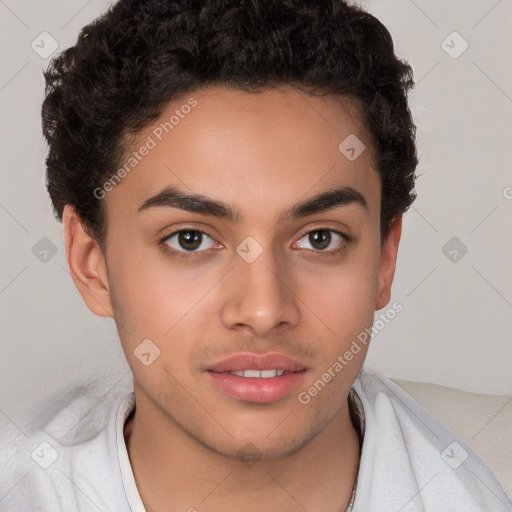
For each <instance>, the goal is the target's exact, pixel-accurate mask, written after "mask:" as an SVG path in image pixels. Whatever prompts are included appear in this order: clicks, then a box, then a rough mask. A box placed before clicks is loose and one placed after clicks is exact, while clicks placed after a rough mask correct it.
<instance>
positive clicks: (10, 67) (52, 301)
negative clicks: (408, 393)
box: [0, 0, 512, 420]
mask: <svg viewBox="0 0 512 512" xmlns="http://www.w3.org/2000/svg"><path fill="white" fill-rule="evenodd" d="M108 5H109V2H106V1H100V0H92V1H90V2H85V1H84V0H68V1H65V2H64V1H60V2H58V1H55V0H49V1H45V2H44V3H43V2H38V1H36V0H33V1H26V0H24V1H23V0H21V1H17V2H12V1H11V2H2V3H0V24H1V26H0V41H1V48H2V50H1V51H0V69H1V76H0V108H1V116H2V123H1V126H0V129H1V139H0V140H1V143H0V144H1V150H2V151H1V155H2V158H1V166H2V172H1V186H0V226H1V233H2V242H1V246H2V252H1V255H2V264H1V266H0V308H1V317H0V322H1V345H0V347H1V348H0V350H1V353H0V393H1V399H0V409H1V410H2V412H3V413H4V414H5V415H9V417H11V418H13V419H14V420H17V419H18V420H19V418H21V416H22V415H23V412H24V411H25V409H26V407H27V406H28V405H30V404H32V403H35V402H37V401H38V399H39V398H40V397H41V396H43V395H46V394H48V393H52V392H55V391H58V390H63V391H64V390H66V389H69V388H70V387H71V386H73V385H76V384H78V383H81V382H85V381H88V380H90V379H91V378H96V377H98V376H99V378H100V382H99V386H100V387H101V388H102V389H108V388H109V387H112V386H115V385H116V383H117V382H118V381H119V380H120V379H129V378H130V375H129V373H128V366H127V364H126V362H125V360H124V355H123V353H122V351H121V348H120V343H119V339H118V336H117V331H116V329H115V324H114V322H113V320H112V319H104V318H98V317H95V316H94V315H93V314H92V313H90V312H89V310H88V309H87V308H86V306H85V304H84V303H83V301H82V299H81V297H80V295H79V293H78V291H77V290H76V288H75V286H74V284H73V282H72V280H71V277H70V275H69V272H68V268H67V262H66V258H65V253H64V240H63V233H62V225H61V224H60V223H58V222H57V221H56V220H55V219H54V217H53V215H52V209H51V205H50V200H49V198H48V196H47V192H46V188H45V166H44V158H45V155H46V148H45V144H44V141H43V138H42V134H41V130H40V106H41V102H42V98H43V93H44V82H43V76H42V70H43V69H44V68H45V67H46V65H47V64H48V59H47V58H42V57H41V56H40V55H38V54H37V53H36V52H35V51H34V50H33V49H32V47H31V43H32V41H33V40H34V39H35V40H36V42H37V41H40V40H41V38H40V37H38V36H39V34H41V33H42V32H48V33H49V34H51V36H52V38H54V39H55V40H56V41H57V42H58V45H59V47H58V49H57V51H60V50H62V49H64V48H66V47H68V46H69V45H71V44H73V43H74V42H75V40H76V37H77V35H78V32H79V30H80V28H81V27H82V26H83V25H85V24H87V23H88V22H89V21H91V20H92V19H93V18H95V17H96V16H97V15H98V14H99V13H100V12H101V11H103V10H104V9H105V8H106V7H108ZM364 5H365V6H366V7H367V8H368V9H369V10H370V11H371V12H373V13H374V14H375V15H376V16H377V17H378V18H379V19H380V20H381V21H382V22H383V23H384V24H385V25H386V26H387V27H388V28H389V30H390V32H391V34H392V35H393V38H394V41H395V45H396V48H397V51H398V54H399V55H400V56H401V57H403V58H405V59H407V60H408V61H409V62H410V64H411V65H412V67H413V69H414V73H415V79H416V82H417V86H416V89H415V91H414V92H413V93H412V95H411V107H412V111H413V116H414V118H415V121H416V123H417V125H418V149H419V155H420V164H419V167H418V174H419V175H421V177H420V178H419V179H418V181H417V187H416V189H417V193H418V199H417V201H416V202H415V203H414V206H413V207H412V208H411V210H410V211H409V212H407V213H406V214H405V217H404V224H403V234H402V242H401V247H400V250H399V255H398V263H397V270H396V275H395V283H394V292H393V297H392V299H391V303H393V302H395V301H396V302H399V303H400V304H402V306H403V309H402V311H401V312H400V313H399V314H397V315H396V316H395V318H393V320H392V321H389V322H388V323H386V325H385V327H384V328H382V329H381V330H380V331H379V333H378V334H377V335H376V336H375V337H374V339H373V341H372V344H371V348H370V352H369V355H368V358H367V365H368V366H371V367H373V368H376V369H378V370H380V371H382V372H384V373H385V374H387V375H389V376H392V377H395V378H400V379H406V380H417V381H425V382H434V383H438V384H442V385H447V386H452V387H457V388H460V389H464V390H467V391H474V392H480V393H492V394H512V372H511V368H512V343H511V334H512V279H511V274H512V265H511V254H512V250H511V249H512V237H511V236H510V235H511V227H512V215H511V212H512V200H511V197H512V188H511V187H512V175H511V163H512V151H511V145H512V144H511V143H512V138H511V135H512V126H511V125H512V121H511V119H512V117H511V114H512V99H511V97H512V79H511V69H512V66H511V63H512V54H511V53H510V48H511V47H512V35H511V33H512V31H511V30H510V28H511V27H510V25H511V24H510V21H509V20H510V19H512V2H510V1H501V2H495V1H494V0H492V1H476V0H473V1H468V0H458V1H451V2H444V1H440V0H439V1H428V2H427V1H425V0H423V1H420V0H416V1H415V2H413V1H409V0H374V1H368V2H366V3H364ZM453 31H457V32H458V33H459V34H460V35H461V36H462V38H464V40H466V41H467V43H468V44H469V46H468V48H467V50H466V51H465V52H464V53H462V54H461V55H460V56H458V57H457V58H453V55H455V54H456V53H458V52H459V51H460V49H461V48H462V47H463V46H461V45H463V44H464V41H463V40H462V39H461V38H459V36H453V35H452V36H450V34H452V32H453ZM447 36H450V37H448V39H447ZM44 37H47V36H44ZM445 39H446V43H444V45H445V47H446V45H448V50H449V52H451V53H452V56H450V55H449V54H448V53H446V51H445V50H444V49H443V47H442V42H443V41H444V40H445ZM49 44H50V42H49V40H48V39H46V42H45V45H44V46H45V48H48V47H49V46H46V45H49ZM39 45H40V47H41V46H42V44H41V43H39ZM41 50H42V48H41ZM453 237H456V238H457V240H455V241H453V240H452V242H451V244H454V245H449V246H448V247H446V248H445V244H447V243H448V242H449V240H451V239H452V238H453ZM41 239H48V240H49V241H51V244H49V245H50V246H51V245H54V246H55V250H56V253H55V255H53V256H52V257H49V259H48V261H46V262H43V261H41V260H40V259H39V258H38V257H37V256H36V254H34V252H33V251H35V252H36V253H37V248H40V247H45V245H44V244H47V245H48V241H46V240H43V241H41ZM36 244H40V245H36ZM41 244H42V245H41ZM462 244H463V245H462ZM34 246H35V247H36V249H33V248H34ZM463 246H465V247H466V248H467V253H466V254H464V255H462V252H463V251H462V249H463ZM443 248H444V249H443ZM453 251H456V252H455V253H454V252H453ZM49 254H51V252H50V253H49ZM454 258H456V261H452V260H453V259H454ZM385 309H387V308H385ZM384 311H385V310H382V311H381V312H378V313H377V314H376V318H379V314H380V313H384Z"/></svg>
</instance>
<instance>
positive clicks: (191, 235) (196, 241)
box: [164, 229, 213, 252]
mask: <svg viewBox="0 0 512 512" xmlns="http://www.w3.org/2000/svg"><path fill="white" fill-rule="evenodd" d="M205 240H206V245H208V240H210V241H211V242H213V239H212V238H211V237H210V236H209V235H207V234H206V233H204V232H203V231H199V230H197V229H182V230H180V231H176V232H174V233H172V234H171V235H169V236H168V237H166V238H165V240H164V243H165V244H166V245H168V246H169V247H171V248H172V249H173V250H174V251H178V252H203V250H205V249H208V248H209V247H208V246H207V247H204V243H205ZM201 247H202V250H201V251H198V249H199V248H201Z"/></svg>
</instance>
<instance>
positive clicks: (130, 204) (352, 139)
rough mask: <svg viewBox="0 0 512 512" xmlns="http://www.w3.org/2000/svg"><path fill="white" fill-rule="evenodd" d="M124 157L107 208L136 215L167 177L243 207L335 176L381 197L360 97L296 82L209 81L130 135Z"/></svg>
mask: <svg viewBox="0 0 512 512" xmlns="http://www.w3.org/2000/svg"><path fill="white" fill-rule="evenodd" d="M345 141H348V142H345ZM347 145H348V146H350V147H348V149H349V150H352V149H354V150H355V151H357V153H359V152H361V151H362V152H361V154H360V155H359V156H358V157H357V158H355V159H353V158H347V156H348V157H351V156H352V157H353V153H354V152H353V151H352V153H350V152H349V153H346V149H347V147H345V146H347ZM356 156H357V154H356ZM119 167H120V168H122V167H124V168H125V171H126V172H124V173H123V175H124V177H123V178H122V180H121V181H120V182H119V185H117V186H116V187H115V188H114V189H113V190H112V192H109V194H107V210H108V212H109V215H108V216H109V217H110V216H111V213H114V211H113V210H116V211H119V210H123V215H136V212H137V210H138V209H139V208H140V206H141V205H142V204H143V203H144V201H146V200H147V199H148V198H150V197H152V196H153V195H155V194H157V193H158V192H159V191H160V190H162V189H163V188H165V187H166V186H168V185H173V186H176V187H178V188H180V189H181V190H184V191H187V192H188V193H191V194H202V195H205V196H210V197H212V198H215V199H222V201H223V202H226V203H228V204H233V205H236V207H237V209H238V210H239V211H244V210H246V209H248V210H250V209H251V208H254V209H255V211H256V210H257V208H258V204H259V206H260V209H261V204H262V201H266V204H269V203H268V201H269V199H275V201H270V203H271V204H275V205H276V207H277V206H278V205H279V204H280V203H282V204H283V209H284V207H285V206H286V204H287V203H290V204H291V203H293V202H295V201H296V200H297V199H299V198H302V199H303V198H305V197H307V196H308V194H309V193H310V192H311V194H312V193H313V192H315V193H318V192H321V191H323V190H327V189H329V187H332V186H350V187H353V188H355V189H356V190H359V191H360V192H361V193H363V195H364V196H365V198H366V199H367V201H368V202H369V203H379V201H380V196H379V193H378V192H379V191H380V185H379V183H380V181H379V178H378V175H377V173H376V171H375V166H374V164H373V157H372V146H371V143H370V139H369V136H368V134H367V132H366V130H365V127H364V124H363V122H362V121H361V117H360V115H359V111H358V110H357V108H356V107H355V105H354V104H353V103H352V102H350V101H349V100H348V99H346V98H341V97H334V96H332V95H328V96H311V95H308V94H307V93H305V92H301V91H298V90H296V89H293V88H291V87H282V88H279V89H278V88H273V89H266V90H263V91H261V92H245V91H241V90H238V89H232V88H228V87H208V88H203V89H199V90H197V91H194V92H192V93H188V94H185V95H183V96H181V97H180V98H177V99H174V100H172V101H171V102H169V103H168V104H167V105H166V106H165V108H164V109H163V111H162V113H161V115H160V116H159V118H158V119H157V120H155V121H154V122H152V123H151V124H150V125H148V126H147V127H146V128H144V130H142V131H141V132H139V133H138V134H137V136H136V137H135V138H134V139H133V140H132V141H131V142H130V144H129V149H128V151H127V152H126V155H125V157H124V161H123V162H121V164H120V166H119ZM376 207H377V208H378V207H379V205H376ZM276 211H277V210H276Z"/></svg>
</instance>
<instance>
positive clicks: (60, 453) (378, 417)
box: [0, 369, 512, 512]
mask: <svg viewBox="0 0 512 512" xmlns="http://www.w3.org/2000/svg"><path fill="white" fill-rule="evenodd" d="M353 389H354V391H355V392H356V393H357V395H358V397H359V398H360V401H361V403H362V406H363V409H364V420H365V432H364V442H363V448H362V454H361V461H360V467H359V474H358V480H357V489H356V495H355V502H354V504H353V512H399V511H400V512H413V511H414V512H416V511H417V512H420V511H421V512H443V511H446V512H504V511H512V504H511V502H510V501H509V500H508V499H507V497H506V495H505V493H504V491H503V489H502V488H501V486H500V485H499V483H498V481H497V480H496V478H495V477H494V475H493V474H492V473H491V471H490V470H489V469H488V467H487V466H486V465H485V464H484V463H483V462H482V460H481V459H480V458H478V456H477V455H475V453H473V451H472V450H471V449H470V448H469V447H468V446H467V445H465V444H464V443H463V442H462V441H460V440H457V439H456V437H455V436H454V434H453V433H451V432H450V431H449V430H448V429H447V428H446V427H444V426H443V425H442V424H440V423H439V422H438V421H437V420H436V419H435V418H434V417H433V416H431V415H430V414H429V413H428V412H427V411H426V410H425V409H423V408H422V407H421V406H420V405H419V404H418V403H417V402H415V401H414V400H413V399H412V398H411V397H410V396H409V395H407V394H406V393H405V392H404V391H403V390H402V389H400V388H399V387H398V386H397V385H395V384H394V383H393V382H391V381H390V380H389V379H388V378H386V377H384V376H383V375H380V374H375V373H373V372H371V371H370V370H367V369H366V370H365V369H363V370H361V372H360V374H359V376H358V378H357V379H356V381H355V382H354V385H353ZM81 400H82V401H83V389H78V390H77V391H76V393H75V395H72V397H71V399H68V402H67V404H66V406H65V407H63V408H62V409H61V410H60V411H59V412H58V413H57V414H56V415H55V416H54V417H53V418H52V419H51V421H50V422H46V423H45V425H44V426H43V427H41V428H38V429H35V430H33V431H31V432H24V433H22V432H20V431H19V430H18V429H17V428H16V427H15V426H14V425H13V424H11V423H9V422H7V423H6V424H5V426H4V427H2V430H1V432H0V434H1V439H0V511H1V512H88V511H94V512H98V511H101V512H145V509H144V505H143V503H142V501H141V499H140V496H139V493H138V490H137V487H136V484H135V479H134V476H133V472H132V468H131V466H130V462H129V458H128V453H127V451H126V445H125V442H124V436H123V426H124V423H125V421H126V418H127V417H128V415H129V414H130V412H131V411H132V410H133V407H134V404H135V396H134V394H133V387H131V386H128V387H127V386H126V385H124V386H119V387H118V388H115V389H114V390H112V391H111V392H110V393H109V395H108V396H107V397H106V398H105V399H104V400H102V401H101V404H96V405H95V404H94V403H92V404H90V405H91V407H92V409H91V410H90V412H89V413H88V414H87V415H86V417H85V418H80V417H78V418H77V415H76V411H77V409H78V408H77V406H76V404H77V403H78V402H80V401H81ZM100 405H101V406H100ZM79 409H80V410H84V404H83V403H81V405H80V407H79ZM78 420H80V421H79V422H78V424H77V421H78Z"/></svg>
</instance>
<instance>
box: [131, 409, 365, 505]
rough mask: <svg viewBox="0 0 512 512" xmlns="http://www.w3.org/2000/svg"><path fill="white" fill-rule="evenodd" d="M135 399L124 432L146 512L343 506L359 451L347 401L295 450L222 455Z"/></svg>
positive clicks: (352, 484)
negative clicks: (257, 456) (266, 455)
mask: <svg viewBox="0 0 512 512" xmlns="http://www.w3.org/2000/svg"><path fill="white" fill-rule="evenodd" d="M136 403H137V409H136V411H135V413H134V414H133V415H132V416H131V417H130V418H129V419H128V421H127V423H126V425H125V428H124V436H125V441H126V447H127V451H128V455H129V458H130V463H131V466H132V469H133V473H134V477H135V481H136V484H137V488H138V490H139V494H140V496H141V499H142V501H143V503H144V505H145V508H146V511H147V512H160V511H164V510H165V511H178V510H179V511H183V510H187V511H191V512H193V511H194V510H196V511H197V512H201V511H202V510H209V511H222V512H231V511H235V510H236V511H239V510H244V511H247V512H253V511H254V512H256V511H261V510H265V509H268V510H275V509H277V510H281V511H296V510H301V509H305V510H307V511H308V512H316V511H322V512H344V511H345V509H346V507H347V506H348V503H349V501H350V498H351V495H352V490H353V487H354V483H355V479H356V475H357V470H358V465H359V451H360V446H359V437H358V434H357V431H356V430H355V428H354V426H353V424H352V421H351V420H350V414H349V408H348V402H345V403H344V404H343V407H341V408H340V410H339V411H338V412H337V413H336V414H335V416H333V418H332V419H331V420H330V421H329V422H328V423H327V425H326V426H325V427H324V428H323V429H322V430H321V431H320V432H319V433H318V434H317V435H316V436H315V437H314V438H313V439H312V440H311V441H310V442H309V443H308V444H306V445H305V446H303V447H302V448H301V449H300V450H298V451H297V452H295V453H293V454H292V455H288V456H286V457H283V458H280V459H261V460H257V461H256V460H255V461H247V460H246V461H241V460H238V459H234V458H231V457H226V456H223V455H219V454H218V453H216V452H213V451H212V450H210V449H209V448H207V447H206V446H204V445H202V444H201V443H199V442H198V441H197V440H196V439H194V438H192V437H191V436H190V435H189V434H188V433H187V432H185V431H183V430H182V429H181V428H179V427H178V426H177V425H176V424H174V423H171V422H169V421H162V422H159V421H154V417H155V416H154V415H155V411H151V410H149V409H150V408H151V406H150V404H149V403H148V402H147V401H146V400H140V401H139V400H137V402H136ZM157 414H158V413H157ZM160 414H161V413H160ZM149 418H150V419H151V421H147V419H149ZM145 419H146V421H145ZM169 504H171V506H172V508H169V507H170V505H169Z"/></svg>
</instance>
